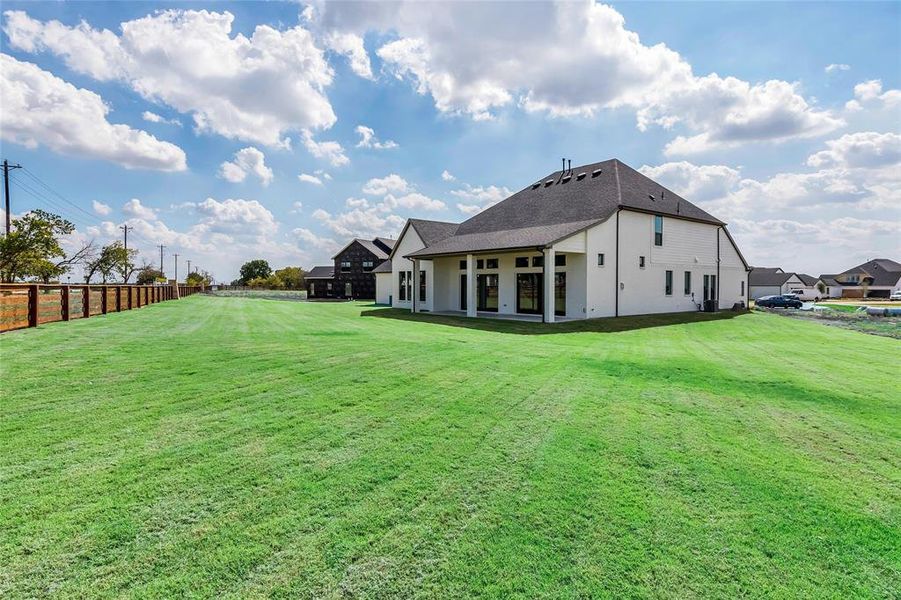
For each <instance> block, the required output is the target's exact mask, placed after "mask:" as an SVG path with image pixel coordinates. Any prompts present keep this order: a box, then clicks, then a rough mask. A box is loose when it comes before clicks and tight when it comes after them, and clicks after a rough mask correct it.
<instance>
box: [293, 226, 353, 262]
mask: <svg viewBox="0 0 901 600" xmlns="http://www.w3.org/2000/svg"><path fill="white" fill-rule="evenodd" d="M292 233H293V234H294V235H295V237H297V241H298V243H299V244H301V245H303V246H306V247H312V248H315V249H317V250H320V251H322V252H323V253H327V255H329V256H330V255H332V254H334V253H335V252H337V251H338V250H340V249H341V244H339V243H338V242H336V241H335V240H333V239H332V238H329V237H325V236H320V235H317V234H316V233H314V232H313V231H311V230H309V229H307V228H306V227H298V228H297V229H295V230H294V231H292Z"/></svg>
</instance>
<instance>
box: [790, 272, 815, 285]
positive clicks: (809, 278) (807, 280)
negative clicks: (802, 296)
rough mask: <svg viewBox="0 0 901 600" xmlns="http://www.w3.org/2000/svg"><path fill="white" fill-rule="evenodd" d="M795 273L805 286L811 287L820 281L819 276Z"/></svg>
mask: <svg viewBox="0 0 901 600" xmlns="http://www.w3.org/2000/svg"><path fill="white" fill-rule="evenodd" d="M795 275H797V276H798V279H800V280H801V282H802V283H804V285H806V286H807V287H813V286H815V285H816V284H817V282H819V281H820V278H819V277H814V276H813V275H808V274H806V273H795Z"/></svg>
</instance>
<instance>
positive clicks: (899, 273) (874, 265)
mask: <svg viewBox="0 0 901 600" xmlns="http://www.w3.org/2000/svg"><path fill="white" fill-rule="evenodd" d="M859 273H863V274H865V275H867V276H869V277H872V278H873V281H872V282H871V283H870V285H879V286H885V285H895V284H896V283H898V280H899V279H901V264H899V263H897V262H895V261H893V260H890V259H888V258H874V259H873V260H870V261H867V262H865V263H863V264H861V265H857V266H856V267H853V268H851V269H848V270H847V271H842V272H841V273H839V274H838V275H836V276H835V277H840V276H842V275H855V274H859Z"/></svg>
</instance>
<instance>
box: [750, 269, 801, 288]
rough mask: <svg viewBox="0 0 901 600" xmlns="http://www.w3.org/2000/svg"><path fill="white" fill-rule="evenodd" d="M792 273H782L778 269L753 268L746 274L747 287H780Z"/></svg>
mask: <svg viewBox="0 0 901 600" xmlns="http://www.w3.org/2000/svg"><path fill="white" fill-rule="evenodd" d="M792 275H794V273H782V272H780V270H779V269H778V268H772V267H754V268H753V269H751V272H750V273H749V274H748V285H782V284H783V283H785V282H786V281H788V280H789V278H790V277H791V276H792Z"/></svg>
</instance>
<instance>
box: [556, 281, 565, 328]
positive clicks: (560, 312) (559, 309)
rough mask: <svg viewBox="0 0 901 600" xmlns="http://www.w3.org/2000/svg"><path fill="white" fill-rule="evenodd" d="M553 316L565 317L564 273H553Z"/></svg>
mask: <svg viewBox="0 0 901 600" xmlns="http://www.w3.org/2000/svg"><path fill="white" fill-rule="evenodd" d="M554 314H555V315H557V316H558V317H565V316H566V273H554Z"/></svg>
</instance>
